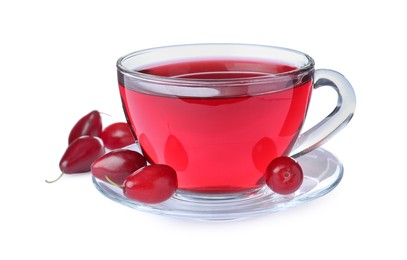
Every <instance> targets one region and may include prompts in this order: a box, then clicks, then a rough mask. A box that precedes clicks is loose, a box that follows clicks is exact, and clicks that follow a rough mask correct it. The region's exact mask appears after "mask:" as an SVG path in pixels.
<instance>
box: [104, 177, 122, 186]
mask: <svg viewBox="0 0 407 260" xmlns="http://www.w3.org/2000/svg"><path fill="white" fill-rule="evenodd" d="M105 179H106V181H107V182H108V183H110V184H112V185H113V186H116V187H117V188H120V189H123V187H122V186H120V185H119V184H117V183H115V182H114V181H112V180H111V179H110V178H109V177H108V176H107V175H105Z"/></svg>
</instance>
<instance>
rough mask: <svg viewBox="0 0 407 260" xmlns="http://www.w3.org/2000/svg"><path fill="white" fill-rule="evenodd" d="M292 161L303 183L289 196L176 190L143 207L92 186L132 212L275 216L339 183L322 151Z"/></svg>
mask: <svg viewBox="0 0 407 260" xmlns="http://www.w3.org/2000/svg"><path fill="white" fill-rule="evenodd" d="M136 146H137V145H133V146H130V149H131V148H133V149H134V148H136ZM296 159H297V161H298V162H299V164H300V165H301V167H302V169H303V172H304V181H303V183H302V185H301V187H300V188H299V189H298V190H297V191H296V192H295V193H292V194H289V195H279V194H276V193H274V192H272V191H271V190H270V189H269V188H268V187H267V186H264V187H262V188H260V189H258V190H255V191H252V192H241V193H233V194H231V193H225V194H215V195H214V194H205V193H194V192H189V191H183V190H178V191H177V192H176V193H175V194H174V195H173V196H172V197H171V198H170V199H168V200H167V201H164V202H162V203H159V204H143V203H139V202H137V201H135V200H132V199H129V198H127V197H125V196H124V195H123V191H122V190H121V189H120V188H117V187H115V186H113V185H111V184H109V183H107V182H104V181H101V180H99V179H97V178H95V177H93V183H94V185H95V187H96V188H97V190H99V191H100V192H101V193H102V194H103V195H104V196H106V197H107V198H109V199H111V200H113V201H116V202H118V203H120V204H122V205H125V206H128V207H130V208H133V209H136V210H140V211H144V212H148V213H153V214H158V215H165V216H171V217H176V218H184V219H193V220H205V221H228V220H236V219H244V218H249V217H254V216H259V215H264V214H269V213H273V212H278V211H281V210H284V209H288V208H291V207H294V206H297V205H300V204H303V203H305V202H308V201H311V200H314V199H317V198H319V197H321V196H323V195H325V194H327V193H328V192H330V191H331V190H333V189H334V188H335V187H336V186H337V185H338V184H339V183H340V181H341V179H342V176H343V166H342V163H341V162H340V161H339V160H338V159H337V158H336V157H335V156H334V155H333V154H331V153H330V152H328V151H327V150H325V149H322V148H318V149H315V150H313V151H311V152H309V153H307V154H304V155H302V156H299V157H298V158H296Z"/></svg>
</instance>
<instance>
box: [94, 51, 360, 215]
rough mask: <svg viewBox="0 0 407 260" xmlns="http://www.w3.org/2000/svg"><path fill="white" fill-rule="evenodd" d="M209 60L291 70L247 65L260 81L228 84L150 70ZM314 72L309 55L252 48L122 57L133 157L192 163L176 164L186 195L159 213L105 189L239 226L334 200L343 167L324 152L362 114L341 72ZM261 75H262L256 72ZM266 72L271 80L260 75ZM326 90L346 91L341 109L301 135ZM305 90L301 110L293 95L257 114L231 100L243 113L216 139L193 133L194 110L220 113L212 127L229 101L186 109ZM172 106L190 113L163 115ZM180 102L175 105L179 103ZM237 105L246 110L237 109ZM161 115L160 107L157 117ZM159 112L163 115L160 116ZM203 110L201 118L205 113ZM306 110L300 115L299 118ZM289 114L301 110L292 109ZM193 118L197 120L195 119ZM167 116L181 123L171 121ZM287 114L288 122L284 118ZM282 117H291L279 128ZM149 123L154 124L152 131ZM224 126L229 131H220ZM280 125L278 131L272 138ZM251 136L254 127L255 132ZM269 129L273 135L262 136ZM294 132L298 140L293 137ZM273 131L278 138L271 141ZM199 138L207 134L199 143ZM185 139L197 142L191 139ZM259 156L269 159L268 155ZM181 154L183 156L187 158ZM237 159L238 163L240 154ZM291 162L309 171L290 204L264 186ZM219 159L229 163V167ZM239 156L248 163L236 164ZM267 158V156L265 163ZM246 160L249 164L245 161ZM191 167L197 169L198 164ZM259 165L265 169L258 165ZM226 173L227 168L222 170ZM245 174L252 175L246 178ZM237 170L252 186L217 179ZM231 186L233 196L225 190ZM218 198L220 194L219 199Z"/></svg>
mask: <svg viewBox="0 0 407 260" xmlns="http://www.w3.org/2000/svg"><path fill="white" fill-rule="evenodd" d="M210 60H233V61H255V62H257V65H259V64H260V65H261V66H262V65H263V64H284V65H287V67H289V68H290V69H288V70H282V72H273V73H267V72H264V71H261V70H260V71H257V70H256V69H259V67H258V66H257V67H256V66H255V67H250V66H248V67H246V69H247V70H248V72H256V73H260V74H259V75H257V76H255V77H253V76H252V77H240V76H239V77H236V76H234V75H233V76H231V77H225V78H199V77H184V76H182V77H181V76H180V77H178V76H162V75H160V74H158V75H157V74H154V73H148V72H146V71H149V69H150V68H156V67H159V66H161V65H162V64H180V63H182V62H185V61H186V63H188V64H190V63H189V62H190V61H191V63H192V62H194V61H210ZM248 64H253V63H248ZM314 65H315V63H314V60H313V59H312V58H311V57H310V56H308V55H306V54H304V53H302V52H299V51H295V50H291V49H285V48H280V47H273V46H263V45H250V44H190V45H176V46H167V47H159V48H153V49H147V50H142V51H137V52H133V53H130V54H128V55H125V56H123V57H121V58H119V59H118V61H117V73H118V83H119V85H120V87H119V88H120V92H121V98H122V101H123V107H124V112H125V115H126V118H127V120H128V122H129V125H130V127H131V129H132V131H133V134H134V135H135V136H137V137H138V140H139V141H140V143H141V146H142V149H140V147H138V146H137V145H136V146H134V147H132V149H136V150H140V152H141V150H142V152H143V153H144V155H145V156H146V158H148V159H149V160H150V161H151V162H154V163H164V164H169V165H171V164H170V163H169V162H170V161H171V160H174V158H175V159H177V160H178V158H180V157H183V158H181V159H184V160H178V161H176V160H175V162H176V163H178V164H177V165H176V163H174V164H173V166H174V165H175V166H178V165H180V166H179V168H180V169H179V170H178V169H176V170H177V172H178V177H179V179H178V180H179V184H180V183H182V184H181V185H182V186H180V187H179V188H180V190H179V191H178V192H177V193H176V194H175V195H174V196H173V198H171V199H170V200H168V201H166V202H164V203H161V204H156V205H145V204H141V203H137V202H135V201H132V200H129V199H127V198H125V197H124V196H123V194H122V191H121V190H120V189H117V188H115V187H113V186H111V185H109V184H107V183H104V182H101V181H99V180H97V179H94V183H95V185H96V187H97V188H98V190H99V191H100V192H101V193H102V194H104V195H105V196H107V197H108V198H110V199H112V200H114V201H117V202H119V203H121V204H124V205H127V206H130V207H132V208H136V209H139V210H143V211H147V212H152V213H156V214H162V215H170V216H174V217H181V218H192V219H202V220H230V219H238V218H245V217H249V216H253V215H260V214H265V213H270V212H275V211H279V210H281V209H285V208H289V207H293V206H295V205H298V204H301V203H303V202H306V201H309V200H312V199H315V198H318V197H320V196H322V195H324V194H326V193H327V192H329V191H330V190H332V189H333V188H334V187H335V186H336V185H337V184H338V183H339V181H340V180H341V177H342V174H343V167H342V164H341V163H340V161H339V160H338V159H337V158H336V157H335V156H333V155H332V154H331V153H329V152H328V151H326V150H324V149H321V148H319V147H320V146H321V145H322V144H323V143H325V142H326V141H328V140H329V139H330V138H331V137H333V136H334V135H335V134H336V133H338V131H340V130H341V129H342V128H343V127H345V126H346V124H347V123H348V122H349V121H350V120H351V118H352V116H353V114H354V111H355V107H356V97H355V93H354V91H353V88H352V86H351V84H350V83H349V82H348V81H347V79H346V78H345V77H344V76H343V75H342V74H340V73H338V72H336V71H333V70H327V69H318V70H315V68H314ZM261 66H260V67H261ZM178 68H179V67H177V68H175V69H178ZM240 68H241V67H240ZM252 69H253V71H251V70H252ZM236 71H237V72H238V73H240V72H241V70H240V71H239V70H238V69H236ZM208 72H211V71H208ZM244 72H247V71H244ZM262 72H264V74H261V73H262ZM179 75H181V74H179ZM236 75H237V74H236ZM304 86H305V87H304ZM321 87H330V88H333V89H334V90H335V91H336V93H337V96H338V100H337V102H336V104H333V110H332V111H331V112H330V113H329V114H328V113H327V114H328V116H326V117H325V118H324V119H323V120H321V121H320V122H319V123H317V124H316V125H315V126H313V127H311V128H310V129H309V130H307V131H305V132H304V131H302V130H301V126H302V125H303V122H304V119H305V116H306V112H307V107H308V102H309V100H310V99H309V96H310V93H311V92H312V91H314V90H317V89H319V88H321ZM305 88H306V91H304V93H307V95H303V96H302V98H301V99H296V102H295V103H293V101H292V99H291V98H292V96H294V94H293V95H291V96H290V97H289V98H287V97H286V96H284V98H280V99H279V98H276V99H274V98H273V99H272V102H270V103H267V106H264V107H262V109H257V110H256V109H255V108H253V107H256V106H257V104H256V103H254V104H255V105H256V106H253V105H252V106H244V104H249V103H246V102H240V101H239V103H238V102H235V103H233V102H228V103H227V104H228V108H230V107H231V106H232V105H230V104H232V103H233V106H232V107H233V108H238V109H233V113H231V114H228V116H225V117H224V118H222V120H218V121H216V124H213V125H216V128H215V127H213V129H215V130H216V131H212V128H210V130H211V131H206V129H205V131H204V130H202V129H204V128H202V127H201V128H188V130H185V127H186V126H188V124H189V123H190V122H191V121H194V120H195V118H197V117H196V114H192V113H194V112H191V111H198V110H194V109H195V108H197V107H199V109H201V108H203V107H205V109H206V110H204V112H205V115H208V114H210V115H212V118H211V117H210V116H205V119H210V120H212V121H211V122H210V123H213V120H214V119H213V117H214V116H213V115H214V114H219V112H220V110H217V111H215V112H213V111H214V110H208V108H209V107H222V109H223V110H222V111H221V112H224V111H226V110H225V106H226V103H222V104H221V106H220V105H219V104H217V103H216V106H214V105H211V106H209V105H207V104H206V105H205V106H202V105H200V106H195V107H192V109H191V106H185V104H188V105H190V104H192V103H194V102H195V103H197V102H198V101H196V100H199V102H201V101H202V100H211V101H213V100H229V101H230V100H232V99H235V100H242V97H243V98H248V99H251V100H257V99H262V98H263V99H264V96H265V95H269V96H276V95H279V94H281V93H291V92H294V91H297V90H300V91H303V89H305ZM133 92H134V93H136V94H137V95H136V97H134V96H132V97H134V100H131V101H128V100H130V95H133V94H134V93H133ZM146 96H148V99H141V97H143V98H145V97H146ZM150 97H154V98H156V97H160V98H165V99H167V100H165V99H160V100H161V101H160V102H156V100H157V99H150ZM253 97H254V98H253ZM303 97H304V98H303ZM169 99H171V100H181V101H180V102H179V103H177V104H176V106H177V107H178V105H179V106H182V108H183V109H179V110H175V111H176V113H173V112H172V110H171V108H173V107H174V106H167V108H166V109H160V108H162V107H163V105H162V104H163V102H168V100H169ZM144 100H148V102H144ZM191 100H193V102H191ZM264 100H266V99H264ZM284 100H288V103H287V104H289V105H278V107H276V106H271V105H274V104H281V103H280V102H282V101H284ZM298 100H300V101H298ZM136 101H137V102H136ZM140 101H141V102H140ZM186 101H188V102H186ZM129 102H131V105H129ZM171 102H172V101H171ZM199 102H198V103H199ZM195 103H194V104H195ZM141 104H143V105H145V106H143V105H141ZM151 104H154V105H151ZM166 104H169V103H166ZM171 104H172V105H173V104H174V103H171ZM210 104H214V103H210ZM238 104H239V105H241V104H243V105H242V106H241V107H240V106H239V107H238V106H237V105H238ZM250 104H253V103H250ZM270 104H271V105H270ZM291 104H296V105H297V106H293V107H296V108H295V109H293V111H295V113H291V114H290V113H288V111H283V110H280V109H281V108H282V107H290V106H291ZM152 107H153V109H151V108H152ZM145 108H148V109H145ZM155 108H158V109H157V110H154V109H155ZM242 108H243V109H242ZM270 108H271V109H270ZM252 109H253V110H252ZM151 110H154V113H152V114H149V113H148V112H146V111H151ZM159 110H160V112H159V113H158V112H157V111H159ZM186 110H188V112H189V113H186V112H185V111H186ZM242 110H244V111H246V112H247V111H250V112H247V113H246V115H249V113H251V114H250V116H246V120H245V121H243V120H242V121H238V120H236V122H239V124H236V125H233V128H232V127H229V125H228V124H226V123H224V122H225V120H226V119H229V118H238V119H239V120H241V118H242V117H241V114H242V113H240V111H242ZM162 111H164V112H162ZM199 111H200V113H201V111H203V110H199ZM207 111H211V113H206V112H207ZM231 111H232V110H231ZM297 111H301V112H298V113H297ZM290 112H292V111H291V110H290ZM327 112H329V111H327ZM186 114H188V117H187V116H186ZM201 114H203V113H201ZM271 114H273V116H271ZM289 114H290V116H289ZM293 114H295V116H294V118H295V120H287V119H292V118H293V117H292V115H293ZM168 115H175V116H172V117H170V116H168ZM178 115H179V117H178ZM281 115H282V116H281ZM285 115H287V116H286V117H285ZM279 117H281V118H282V119H281V120H279V119H278V118H279ZM284 117H285V118H284ZM141 118H142V119H143V120H142V119H141ZM174 118H175V119H174ZM180 118H181V119H182V118H187V120H186V121H187V122H188V124H184V122H183V121H182V120H179V119H180ZM201 118H203V117H200V119H201ZM259 119H261V120H269V119H271V120H272V122H271V123H270V121H261V122H267V123H266V124H267V127H264V125H266V124H263V123H261V124H259V122H260V121H259ZM297 119H298V120H297ZM171 120H172V121H171ZM147 121H148V124H146V122H147ZM180 121H182V124H180V123H179V122H180ZM152 122H154V124H153V123H152ZM156 122H158V124H156ZM219 122H221V123H220V124H219ZM277 122H280V123H281V124H285V122H290V123H287V125H283V126H284V127H283V126H282V125H279V124H280V123H277ZM293 122H294V123H293ZM195 124H196V122H195ZM147 125H148V126H147ZM191 125H193V124H191ZM196 125H198V124H196ZM211 125H212V124H211ZM219 125H222V126H223V128H222V130H221V131H218V129H219ZM224 125H226V126H224ZM256 125H257V126H258V125H261V127H257V128H256ZM157 126H160V127H157ZM205 126H206V125H204V127H205ZM297 126H298V127H297ZM188 127H189V126H188ZM273 127H274V129H273V130H272V131H271V128H273ZM191 129H192V130H191ZM208 129H209V128H208ZM235 129H246V130H245V131H246V132H244V133H245V134H242V135H238V134H236V133H239V132H238V131H234V130H235ZM247 129H250V131H248V130H247ZM263 129H268V130H267V131H265V132H262V133H258V132H259V131H261V130H263ZM276 129H277V130H276ZM292 129H294V130H292ZM160 130H162V131H160ZM184 130H185V131H184ZM283 130H284V131H286V132H284V131H283ZM289 131H291V132H290V133H289V134H288V132H289ZM208 132H210V133H212V132H216V136H217V137H220V138H218V139H220V141H218V139H216V141H213V142H212V143H211V144H210V146H209V145H208V143H210V142H208V141H212V140H215V139H214V138H212V137H211V136H209V135H206V134H202V133H208ZM271 132H273V134H270V133H271ZM185 133H187V134H185ZM196 133H199V135H198V134H196ZM233 133H234V134H233ZM248 133H249V134H248ZM274 133H277V134H274ZM183 134H185V135H183ZM185 136H192V137H191V138H185ZM237 137H238V138H237ZM280 137H283V138H286V140H287V141H286V143H284V145H278V146H277V145H276V147H278V152H274V151H272V149H271V148H270V147H272V145H270V144H269V143H271V144H275V143H279V142H280V143H281V142H282V141H281V140H282V139H278V138H280ZM263 139H264V140H265V141H267V142H265V141H264V140H263ZM151 140H153V141H154V144H152V143H153V142H151ZM157 140H159V141H157ZM161 140H162V141H161ZM165 140H166V141H165ZM195 140H204V141H205V142H200V143H199V146H198V145H197V142H195ZM263 141H264V142H263ZM223 143H226V144H228V145H229V144H233V146H230V147H233V149H229V150H226V149H227V148H225V149H223V148H224V147H226V146H221V145H222V144H223ZM243 144H245V145H243ZM168 147H170V148H172V149H170V148H168ZM185 147H188V149H189V150H188V149H184V148H185ZM190 147H199V149H195V150H198V151H199V153H195V154H194V151H193V150H192V149H190ZM214 147H216V148H214ZM167 148H168V149H167ZM181 148H182V149H181ZM221 148H222V149H221ZM262 149H269V150H267V152H269V151H271V152H269V154H272V156H270V158H269V157H267V156H263V155H264V154H266V153H264V152H263V151H265V150H262ZM273 149H274V148H273ZM276 150H277V148H276ZM177 151H180V152H177ZM191 151H192V152H191ZM201 151H204V152H201ZM219 151H221V152H219ZM242 151H243V152H242ZM257 151H261V155H259V154H258V153H257ZM231 152H233V154H234V155H233V156H229V157H226V156H224V155H225V154H227V155H230V154H232V153H231ZM235 152H236V153H235ZM259 153H260V152H259ZM180 154H181V155H183V156H180ZM203 154H205V158H211V160H208V159H206V160H207V161H203V160H202V159H201V158H203V157H204V156H203ZM208 154H210V155H212V154H215V155H216V158H215V159H216V160H214V159H213V158H214V157H215V156H212V157H211V156H207V155H208ZM235 154H237V155H238V156H235ZM218 155H219V156H218ZM246 155H247V156H246ZM282 155H290V156H292V157H294V158H296V159H297V160H298V161H299V163H300V164H301V166H302V168H303V171H304V173H305V180H304V183H303V184H302V186H301V188H300V189H299V190H298V191H297V192H296V193H294V194H292V195H288V196H281V195H277V194H275V193H273V192H271V191H270V190H269V189H268V188H267V187H266V186H264V184H265V182H264V178H263V174H264V171H265V167H264V163H263V161H264V162H265V163H269V162H270V161H271V160H272V159H274V158H275V157H278V156H282ZM177 156H178V158H177ZM266 157H267V158H266ZM218 158H222V160H219V159H218ZM224 158H226V160H225V159H224ZM236 158H239V159H237V160H236ZM253 158H254V159H253ZM258 158H261V162H260V160H258ZM264 158H266V159H267V160H266V159H264ZM263 159H264V160H263ZM250 160H251V161H250ZM208 161H209V163H208ZM247 161H249V162H248V163H246V162H247ZM213 162H216V163H217V164H216V167H212V168H205V166H206V165H208V164H211V163H213ZM191 164H194V165H193V166H191ZM260 164H262V165H261V166H259V167H258V165H260ZM219 165H220V166H221V167H218V166H219ZM231 166H233V167H234V168H233V167H231ZM254 166H255V167H254ZM174 168H176V167H174ZM254 168H256V169H255V171H253V169H254ZM260 168H262V169H260ZM185 169H186V170H185ZM190 169H193V170H190ZM196 169H198V170H196ZM208 169H211V170H208ZM241 169H248V170H245V172H243V171H242V170H241ZM259 169H260V170H259ZM201 172H202V174H201ZM227 172H228V173H227ZM230 172H233V178H234V179H233V181H236V180H244V181H245V180H246V179H249V178H250V180H249V181H247V183H243V182H244V181H242V182H241V183H231V178H227V177H222V178H218V176H231V175H228V174H230ZM202 176H205V178H206V180H205V181H207V180H209V181H210V184H205V185H203V184H202V181H201V180H202V179H203V178H201V177H202ZM208 176H209V177H208ZM247 176H249V178H246V177H247ZM219 179H220V180H219ZM202 187H203V188H202ZM208 187H209V188H208ZM224 187H232V188H231V189H229V190H226V188H224ZM200 188H202V189H200ZM213 190H216V193H213V192H211V191H213ZM197 191H199V192H197Z"/></svg>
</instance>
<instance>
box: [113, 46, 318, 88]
mask: <svg viewBox="0 0 407 260" xmlns="http://www.w3.org/2000/svg"><path fill="white" fill-rule="evenodd" d="M194 46H195V47H199V46H202V47H204V46H207V47H208V46H212V47H216V46H223V47H225V46H231V47H232V46H237V47H239V46H241V47H252V48H267V49H275V50H279V51H283V52H287V53H291V54H296V55H298V56H302V57H303V58H305V59H306V60H307V62H306V63H305V64H304V65H303V66H300V67H298V68H296V69H295V70H290V71H287V72H281V73H275V74H267V75H262V76H256V77H241V78H227V79H197V78H175V77H166V76H159V75H152V74H148V73H143V72H140V71H137V70H134V68H132V69H131V68H127V67H126V66H125V65H123V62H124V61H126V60H128V59H130V58H133V57H135V56H139V55H143V54H146V53H151V52H155V51H160V50H165V49H168V50H170V49H174V48H183V47H194ZM314 65H315V62H314V59H313V58H312V57H311V56H309V55H307V54H305V53H303V52H300V51H297V50H294V49H289V48H284V47H277V46H271V45H260V44H247V43H193V44H179V45H167V46H160V47H153V48H147V49H142V50H138V51H134V52H131V53H128V54H125V55H123V56H121V57H120V58H119V59H118V60H117V62H116V67H117V70H118V72H120V73H122V74H124V75H126V76H128V77H131V78H135V79H138V80H142V81H147V82H153V83H159V84H166V85H178V86H211V85H213V84H222V85H240V84H245V83H250V84H256V83H265V82H269V81H276V80H279V79H281V78H287V77H295V76H299V75H303V74H307V73H308V72H309V71H311V70H313V69H314Z"/></svg>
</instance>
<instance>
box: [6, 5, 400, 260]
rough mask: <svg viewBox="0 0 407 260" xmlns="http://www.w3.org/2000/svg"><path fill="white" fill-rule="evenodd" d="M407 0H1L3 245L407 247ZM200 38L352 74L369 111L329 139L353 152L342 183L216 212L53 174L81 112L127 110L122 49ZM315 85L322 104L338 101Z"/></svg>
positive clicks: (316, 254)
mask: <svg viewBox="0 0 407 260" xmlns="http://www.w3.org/2000/svg"><path fill="white" fill-rule="evenodd" d="M402 2H403V1H393V0H388V1H355V0H352V1H312V0H309V1H256V0H251V1H241V2H239V1H222V0H216V1H210V0H206V1H177V0H171V1H154V0H150V1H136V0H132V1H122V0H115V1H103V0H102V1H85V0H82V1H74V0H71V1H47V0H37V1H28V0H20V1H2V2H1V3H0V29H1V30H0V35H1V37H0V38H1V40H0V88H1V94H0V106H1V107H0V111H1V121H2V123H1V126H0V148H1V156H0V158H1V159H0V163H1V165H0V176H1V182H2V185H1V189H0V202H1V203H0V208H1V213H0V240H1V241H2V242H1V246H0V247H1V249H0V259H37V258H40V259H51V258H52V259H168V258H171V259H172V258H174V259H175V258H178V259H235V258H238V259H240V258H241V259H261V258H262V259H265V258H270V259H349V258H351V259H369V258H371V257H373V256H375V257H377V258H375V259H384V258H385V259H406V257H407V252H406V249H405V242H406V232H407V214H406V213H405V212H406V198H407V196H406V191H405V187H406V184H407V171H406V168H407V165H406V163H405V156H404V155H405V149H404V148H405V147H406V145H407V143H406V141H405V139H404V138H405V133H406V130H407V129H406V127H405V126H404V125H402V123H403V122H405V121H406V116H405V112H406V96H405V93H406V91H405V89H406V87H407V86H406V80H405V77H406V74H407V73H406V60H407V54H406V46H407V41H406V40H405V39H406V38H405V35H406V28H405V26H406V24H407V18H406V17H407V16H406V12H405V11H406V9H405V5H401V3H402ZM200 42H239V43H256V44H266V45H276V46H283V47H288V48H293V49H297V50H300V51H303V52H306V53H308V54H309V55H311V56H312V57H313V58H314V59H315V60H316V68H331V69H335V70H338V71H340V72H341V73H342V74H344V75H345V76H346V77H347V78H348V79H349V81H350V82H351V83H352V84H353V86H354V88H355V92H356V95H357V102H358V104H357V110H356V113H355V116H354V118H353V120H352V121H351V122H350V124H349V125H348V126H347V127H346V128H345V129H344V130H343V131H342V132H340V133H339V134H338V135H337V136H335V137H334V138H333V139H332V140H330V141H329V142H328V143H326V144H325V145H324V147H325V148H326V149H328V150H329V151H331V152H332V153H334V154H335V155H337V156H338V157H339V158H340V159H341V161H342V162H343V164H344V166H345V175H344V178H343V180H342V182H341V183H340V184H339V186H338V187H337V188H336V189H334V190H333V191H332V192H331V193H329V194H328V195H326V196H324V197H322V198H320V199H318V200H315V201H312V202H310V203H307V204H304V205H301V206H299V207H296V208H293V209H289V210H286V211H283V212H279V213H276V214H270V215H266V216H262V217H256V218H252V219H247V220H241V221H235V222H222V223H209V222H196V221H187V220H179V219H172V218H168V217H162V216H156V215H151V214H147V213H143V212H138V211H136V210H133V209H130V208H127V207H125V206H122V205H119V204H117V203H115V202H113V201H110V200H109V199H107V198H105V197H104V196H102V195H101V194H100V193H99V192H98V191H97V190H96V189H95V188H94V186H93V184H92V182H91V178H90V175H89V174H83V175H75V176H68V175H67V176H64V177H63V178H62V179H61V180H59V181H58V182H57V183H54V184H52V185H51V184H46V183H45V182H44V180H45V179H52V178H54V177H56V176H57V175H58V174H59V168H58V162H59V159H60V157H61V155H62V154H63V152H64V150H65V148H66V145H67V138H68V133H69V131H70V129H71V127H72V126H73V124H74V123H75V122H76V121H77V120H78V119H79V118H80V117H81V116H83V115H84V114H86V113H88V112H90V111H91V110H93V109H98V110H100V111H104V112H106V113H109V114H111V115H113V116H114V118H115V119H119V118H120V119H122V118H123V115H122V110H121V104H120V100H119V95H118V90H117V85H116V71H115V62H116V60H117V58H118V57H119V56H121V55H123V54H126V53H128V52H131V51H135V50H139V49H143V48H148V47H156V46H162V45H170V44H183V43H200ZM316 92H317V91H316ZM316 92H315V96H314V97H313V100H312V102H313V104H312V108H311V109H310V112H309V114H310V115H309V118H310V120H313V118H317V117H319V116H324V115H326V114H327V113H328V112H329V111H330V110H332V109H333V106H334V103H335V97H334V96H333V97H332V95H330V94H329V93H327V94H326V95H327V97H324V96H323V95H322V94H321V93H323V92H322V91H321V93H319V94H318V93H316ZM320 111H322V112H321V115H317V114H318V113H320ZM104 119H106V117H104ZM314 120H317V119H314ZM309 122H310V121H309ZM309 122H308V124H310V123H309Z"/></svg>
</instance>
